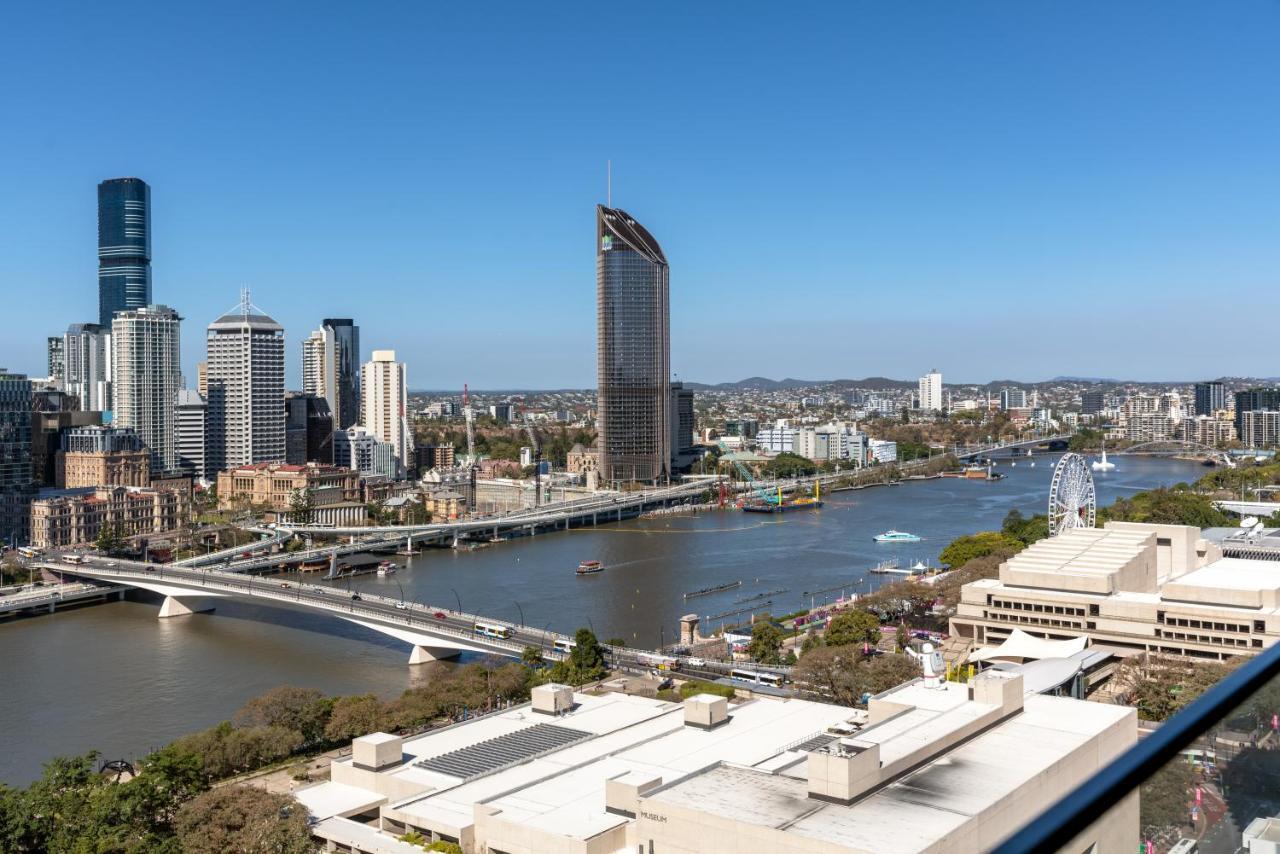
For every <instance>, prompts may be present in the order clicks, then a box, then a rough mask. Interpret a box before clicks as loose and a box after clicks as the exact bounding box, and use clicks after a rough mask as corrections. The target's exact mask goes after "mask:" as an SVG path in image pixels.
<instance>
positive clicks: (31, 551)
mask: <svg viewBox="0 0 1280 854" xmlns="http://www.w3.org/2000/svg"><path fill="white" fill-rule="evenodd" d="M18 554H20V555H22V556H23V557H40V555H42V554H44V550H43V549H38V548H36V547H35V546H19V547H18Z"/></svg>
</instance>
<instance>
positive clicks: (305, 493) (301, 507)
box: [289, 487, 316, 525]
mask: <svg viewBox="0 0 1280 854" xmlns="http://www.w3.org/2000/svg"><path fill="white" fill-rule="evenodd" d="M315 512H316V498H315V493H314V492H313V491H312V490H311V488H310V487H308V488H306V489H295V490H294V491H293V493H292V494H291V495H290V496H289V519H290V521H292V522H294V523H296V524H299V525H309V524H310V523H311V522H312V521H313V519H314V518H315Z"/></svg>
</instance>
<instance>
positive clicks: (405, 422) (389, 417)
mask: <svg viewBox="0 0 1280 854" xmlns="http://www.w3.org/2000/svg"><path fill="white" fill-rule="evenodd" d="M408 408H409V388H408V383H407V380H406V375H405V365H404V362H397V361H396V351H395V350H374V351H373V358H372V359H371V360H370V361H368V362H365V363H364V366H363V367H361V369H360V411H361V418H360V423H361V424H362V425H363V426H364V427H365V428H366V429H368V431H369V432H370V433H372V434H373V435H374V436H375V437H376V438H377V439H379V440H380V441H383V442H389V443H390V444H391V446H392V447H394V448H395V454H396V459H398V460H399V461H400V464H401V465H402V466H404V467H405V468H412V467H413V462H414V459H413V431H412V430H411V429H410V428H409V418H408Z"/></svg>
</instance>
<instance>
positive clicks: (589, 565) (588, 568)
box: [577, 560, 604, 575]
mask: <svg viewBox="0 0 1280 854" xmlns="http://www.w3.org/2000/svg"><path fill="white" fill-rule="evenodd" d="M577 572H578V575H590V574H591V573H593V572H604V564H602V563H601V562H600V561H598V560H584V561H583V562H582V563H580V564H578V570H577Z"/></svg>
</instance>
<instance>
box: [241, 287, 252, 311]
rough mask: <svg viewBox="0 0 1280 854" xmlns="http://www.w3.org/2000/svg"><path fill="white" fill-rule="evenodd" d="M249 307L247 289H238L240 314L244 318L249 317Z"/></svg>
mask: <svg viewBox="0 0 1280 854" xmlns="http://www.w3.org/2000/svg"><path fill="white" fill-rule="evenodd" d="M249 306H250V302H249V289H248V288H241V289H240V314H241V315H243V316H244V317H248V316H249Z"/></svg>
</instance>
